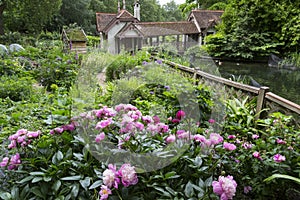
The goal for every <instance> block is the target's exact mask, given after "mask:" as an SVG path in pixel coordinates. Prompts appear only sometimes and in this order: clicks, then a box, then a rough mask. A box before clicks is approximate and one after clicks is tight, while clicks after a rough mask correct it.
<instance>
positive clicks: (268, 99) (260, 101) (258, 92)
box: [154, 57, 300, 123]
mask: <svg viewBox="0 0 300 200" xmlns="http://www.w3.org/2000/svg"><path fill="white" fill-rule="evenodd" d="M154 59H156V60H157V59H160V58H155V57H154ZM160 60H162V61H163V62H164V63H165V64H168V65H169V66H171V67H173V68H176V69H179V70H181V71H183V72H185V73H189V74H190V75H191V76H192V77H193V78H194V80H200V79H206V80H208V81H210V82H216V83H218V84H222V85H225V86H227V87H230V88H233V89H235V90H240V91H242V92H243V93H246V94H247V96H248V95H253V96H255V97H257V101H256V102H257V105H256V113H257V117H259V116H260V115H259V113H261V111H262V109H264V108H268V109H269V111H268V112H270V113H273V112H276V111H280V112H282V113H284V114H287V115H290V114H291V115H294V116H296V118H298V119H296V121H297V123H299V122H300V121H299V120H300V105H298V104H296V103H294V102H291V101H289V100H287V99H284V98H282V97H280V96H278V95H276V94H274V93H272V92H270V91H269V88H268V87H260V88H257V87H253V86H250V85H246V84H242V83H238V82H235V81H231V80H228V79H225V78H222V77H219V76H215V75H212V74H209V73H206V72H203V71H200V70H199V69H197V68H190V67H187V66H183V65H180V64H178V63H174V62H171V61H168V60H163V59H160ZM249 93H250V94H249Z"/></svg>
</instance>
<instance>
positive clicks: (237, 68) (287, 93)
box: [218, 62, 300, 105]
mask: <svg viewBox="0 0 300 200" xmlns="http://www.w3.org/2000/svg"><path fill="white" fill-rule="evenodd" d="M218 70H219V72H220V75H221V76H222V77H224V78H230V77H231V78H232V77H235V79H247V80H249V79H250V78H252V79H253V80H255V81H256V82H257V83H259V84H260V85H261V86H267V87H269V88H270V92H273V93H275V94H277V95H279V96H281V97H283V98H285V99H288V100H290V101H293V102H295V103H297V104H299V105H300V70H298V71H291V70H286V69H277V68H271V67H268V66H267V64H262V63H251V64H250V63H240V64H237V63H232V62H223V63H222V65H220V66H218ZM235 81H236V80H235Z"/></svg>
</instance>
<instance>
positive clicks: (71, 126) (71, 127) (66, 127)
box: [62, 123, 75, 131]
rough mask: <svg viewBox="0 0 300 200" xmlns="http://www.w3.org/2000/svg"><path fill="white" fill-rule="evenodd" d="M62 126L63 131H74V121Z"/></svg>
mask: <svg viewBox="0 0 300 200" xmlns="http://www.w3.org/2000/svg"><path fill="white" fill-rule="evenodd" d="M62 128H63V129H64V131H74V130H75V123H70V124H66V125H63V126H62Z"/></svg>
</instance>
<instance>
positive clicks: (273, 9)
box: [207, 0, 300, 59]
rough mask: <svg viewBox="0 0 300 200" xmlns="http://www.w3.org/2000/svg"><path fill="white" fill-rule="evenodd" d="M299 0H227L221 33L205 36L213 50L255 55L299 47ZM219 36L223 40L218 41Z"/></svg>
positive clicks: (243, 55) (238, 54)
mask: <svg viewBox="0 0 300 200" xmlns="http://www.w3.org/2000/svg"><path fill="white" fill-rule="evenodd" d="M297 8H299V3H298V2H296V1H295V2H291V1H289V0H279V1H278V0H263V1H257V0H242V1H240V0H230V1H229V4H228V5H227V7H226V9H225V12H224V14H223V16H222V24H221V25H220V27H219V31H220V33H221V35H222V36H219V37H214V36H210V37H208V38H207V49H208V50H209V51H210V52H211V53H212V54H219V55H220V52H219V51H222V53H221V54H223V55H224V54H225V55H226V56H227V57H235V58H245V59H254V58H257V57H265V56H268V55H270V54H271V53H275V54H282V53H283V52H293V51H296V50H297V49H299V39H300V36H299V31H300V15H299V12H297V11H296V10H297ZM220 37H221V38H222V40H223V41H222V42H220Z"/></svg>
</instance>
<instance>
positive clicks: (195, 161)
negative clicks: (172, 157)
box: [194, 156, 202, 167]
mask: <svg viewBox="0 0 300 200" xmlns="http://www.w3.org/2000/svg"><path fill="white" fill-rule="evenodd" d="M194 165H196V166H197V167H201V165H202V159H201V157H199V156H197V157H196V158H195V160H194Z"/></svg>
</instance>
